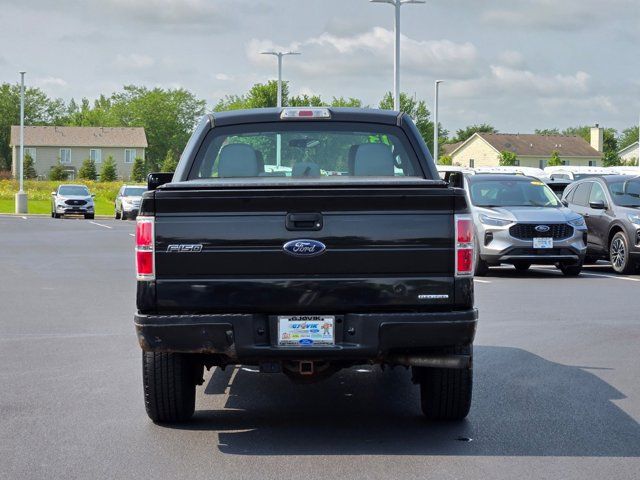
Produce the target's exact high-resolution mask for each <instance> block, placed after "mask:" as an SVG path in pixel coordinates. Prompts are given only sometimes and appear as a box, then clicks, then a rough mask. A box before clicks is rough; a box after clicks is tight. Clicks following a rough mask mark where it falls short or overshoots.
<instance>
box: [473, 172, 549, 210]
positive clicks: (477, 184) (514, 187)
mask: <svg viewBox="0 0 640 480" xmlns="http://www.w3.org/2000/svg"><path fill="white" fill-rule="evenodd" d="M470 183H471V185H470V196H471V202H472V203H473V204H474V205H475V206H477V207H555V208H557V207H559V206H560V202H559V201H558V198H557V197H556V195H555V194H554V193H553V192H552V191H551V189H549V187H547V186H546V185H545V184H544V183H542V182H540V181H539V180H535V179H532V178H530V179H527V180H503V179H500V180H498V179H482V180H477V179H474V180H472V181H471V182H470Z"/></svg>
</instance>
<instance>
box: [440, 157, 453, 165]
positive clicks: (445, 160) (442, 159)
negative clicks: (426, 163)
mask: <svg viewBox="0 0 640 480" xmlns="http://www.w3.org/2000/svg"><path fill="white" fill-rule="evenodd" d="M452 164H453V158H451V155H442V156H441V157H440V160H439V161H438V165H452Z"/></svg>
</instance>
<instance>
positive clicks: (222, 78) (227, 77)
mask: <svg viewBox="0 0 640 480" xmlns="http://www.w3.org/2000/svg"><path fill="white" fill-rule="evenodd" d="M215 78H216V80H220V81H221V82H227V81H229V80H233V77H232V76H231V75H227V74H226V73H216V75H215Z"/></svg>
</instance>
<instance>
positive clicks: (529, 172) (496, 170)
mask: <svg viewBox="0 0 640 480" xmlns="http://www.w3.org/2000/svg"><path fill="white" fill-rule="evenodd" d="M474 171H475V173H476V174H484V173H492V174H506V175H526V176H528V177H534V178H537V179H538V180H542V181H543V182H547V181H549V180H551V179H550V178H549V175H547V174H546V173H545V171H544V170H542V169H541V168H535V167H520V166H517V165H513V166H501V167H476V168H474Z"/></svg>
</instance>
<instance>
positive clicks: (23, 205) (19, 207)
mask: <svg viewBox="0 0 640 480" xmlns="http://www.w3.org/2000/svg"><path fill="white" fill-rule="evenodd" d="M25 73H26V72H20V163H19V166H18V172H19V173H18V175H19V178H20V190H19V191H18V193H16V213H28V211H29V210H28V205H27V194H26V193H25V191H24V74H25Z"/></svg>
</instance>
